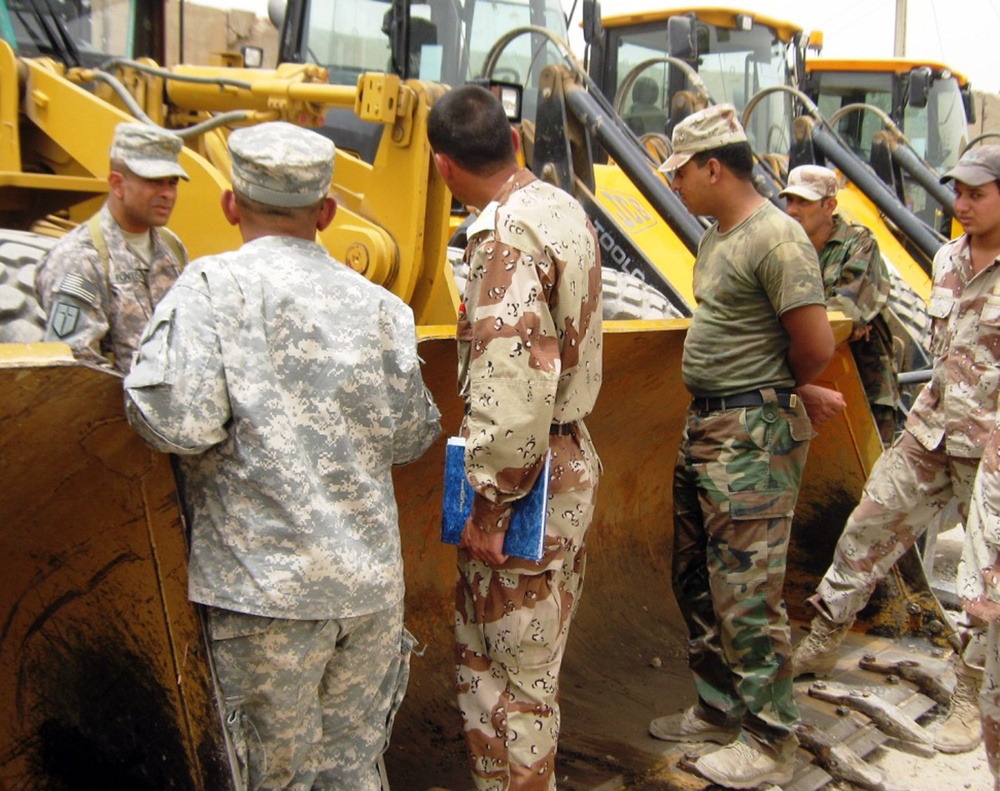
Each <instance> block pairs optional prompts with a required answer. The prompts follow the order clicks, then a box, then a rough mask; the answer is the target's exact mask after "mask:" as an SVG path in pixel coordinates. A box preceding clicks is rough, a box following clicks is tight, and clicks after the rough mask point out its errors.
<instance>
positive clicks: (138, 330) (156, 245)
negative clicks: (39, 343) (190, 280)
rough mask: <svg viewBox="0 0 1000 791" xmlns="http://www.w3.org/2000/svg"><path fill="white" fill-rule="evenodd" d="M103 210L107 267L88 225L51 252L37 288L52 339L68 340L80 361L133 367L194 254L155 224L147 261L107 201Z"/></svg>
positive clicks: (47, 334)
mask: <svg viewBox="0 0 1000 791" xmlns="http://www.w3.org/2000/svg"><path fill="white" fill-rule="evenodd" d="M100 215H101V232H102V233H103V235H104V241H105V243H106V244H107V246H108V268H107V271H105V269H104V262H103V261H102V260H101V256H100V254H99V253H98V252H97V248H96V247H94V241H93V239H92V238H91V235H90V228H89V227H88V226H87V225H81V226H78V227H77V228H74V229H73V230H72V231H70V233H68V234H67V235H66V236H65V237H64V238H63V239H62V240H61V241H60V242H59V244H57V245H56V246H55V247H53V248H52V249H51V250H50V251H49V252H48V254H47V255H46V256H45V259H44V260H43V261H42V263H41V264H40V265H39V267H38V272H37V273H36V275H35V291H36V292H37V294H38V301H39V303H40V304H41V306H42V310H44V311H45V314H46V315H47V316H48V317H49V318H48V322H47V324H46V328H45V340H46V341H62V342H63V343H68V344H69V346H70V348H72V349H73V356H74V357H76V358H77V359H78V360H86V361H87V362H92V363H96V364H98V365H103V366H112V367H114V369H115V370H116V371H120V372H121V373H128V370H129V366H131V364H132V357H133V356H134V355H135V351H136V349H137V348H138V346H139V336H140V335H141V334H142V330H143V327H145V326H146V322H147V321H149V317H150V316H152V315H153V308H154V307H155V306H156V303H157V302H159V301H160V300H161V299H163V295H164V294H166V293H167V291H168V290H169V289H170V287H171V286H172V285H173V284H174V281H175V280H177V276H178V275H179V274H180V271H181V269H183V267H184V264H186V263H187V255H186V254H185V255H184V256H183V260H181V261H178V260H177V257H176V256H175V255H174V253H173V251H172V250H171V249H170V246H169V245H167V244H166V243H165V242H164V241H163V236H162V232H161V231H159V230H158V229H156V228H152V229H151V232H152V234H153V260H152V261H150V262H149V263H146V261H144V260H143V259H142V258H141V257H140V256H139V255H138V253H136V252H135V251H133V250H132V248H131V247H129V245H128V244H127V243H126V241H125V237H124V236H122V231H121V228H120V227H119V226H118V223H116V222H115V220H114V218H113V217H112V216H111V213H110V212H109V211H108V207H107V206H104V207H103V208H101V212H100ZM112 361H113V362H112Z"/></svg>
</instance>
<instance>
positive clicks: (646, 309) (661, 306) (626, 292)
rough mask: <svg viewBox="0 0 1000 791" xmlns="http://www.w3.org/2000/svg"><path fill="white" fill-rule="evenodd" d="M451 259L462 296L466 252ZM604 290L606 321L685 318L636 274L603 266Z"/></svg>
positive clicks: (458, 252)
mask: <svg viewBox="0 0 1000 791" xmlns="http://www.w3.org/2000/svg"><path fill="white" fill-rule="evenodd" d="M448 260H449V262H450V264H451V271H452V272H453V273H454V276H455V285H456V286H457V287H458V293H459V294H463V293H465V281H466V266H465V262H464V261H463V260H462V251H461V250H459V249H458V248H449V249H448ZM601 289H602V291H603V292H604V319H605V320H609V321H611V320H625V319H677V318H681V314H680V313H679V312H678V311H677V309H676V308H674V306H673V305H671V304H670V303H669V302H668V301H667V299H666V298H665V297H664V296H663V295H662V294H661V293H660V292H659V291H657V290H656V289H655V288H653V287H652V286H650V285H648V284H647V283H646V282H645V281H643V280H640V279H639V278H637V277H636V276H635V275H629V274H626V273H625V272H619V271H618V270H617V269H610V268H608V267H606V266H605V267H601Z"/></svg>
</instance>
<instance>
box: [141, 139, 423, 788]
mask: <svg viewBox="0 0 1000 791" xmlns="http://www.w3.org/2000/svg"><path fill="white" fill-rule="evenodd" d="M229 150H230V154H231V156H232V162H233V171H232V185H233V188H232V190H227V191H226V192H225V193H224V194H223V196H222V210H223V213H224V214H225V216H226V219H227V220H228V221H229V222H230V223H232V224H235V225H239V228H240V233H241V235H242V237H243V241H244V244H243V246H242V247H240V248H239V249H238V250H236V251H234V252H229V253H223V254H221V255H214V256H207V257H205V258H200V259H198V260H196V261H194V262H193V263H192V264H191V265H190V266H189V267H188V268H187V269H186V270H185V271H184V273H183V274H182V275H181V277H180V278H179V279H178V281H177V283H176V285H175V286H174V288H173V289H172V290H171V291H170V293H169V294H168V295H167V296H166V297H165V298H164V299H163V300H162V301H161V302H160V304H159V305H158V306H157V308H156V310H155V312H154V314H153V318H152V320H151V321H150V323H149V325H148V326H147V327H146V330H145V332H144V333H143V336H142V340H141V344H140V347H139V352H138V354H137V356H136V360H135V364H134V365H133V367H132V371H131V373H130V374H129V375H128V377H127V378H126V379H125V388H126V407H127V412H128V416H129V420H130V422H131V423H132V425H133V427H134V428H135V429H136V430H137V431H138V432H139V433H140V434H141V435H142V436H143V437H144V438H145V439H146V440H147V441H148V442H149V443H150V444H151V445H152V446H153V447H155V448H158V449H160V450H163V451H166V452H170V453H176V454H179V455H180V457H181V458H180V463H181V468H182V471H183V476H184V480H185V495H186V499H187V505H188V510H189V512H190V516H191V542H190V547H191V549H190V553H191V557H190V565H189V585H188V593H189V597H190V599H191V600H192V601H195V602H198V603H200V604H202V605H204V606H205V609H206V613H207V626H208V636H209V645H210V650H211V653H212V658H213V661H214V665H215V670H216V673H217V675H218V679H219V684H220V687H221V691H222V696H223V701H224V707H225V712H224V714H225V719H226V723H227V726H228V727H229V728H230V730H231V735H232V740H233V744H234V746H235V748H236V754H237V757H238V759H239V763H240V769H241V770H242V773H243V779H244V782H245V783H246V786H247V787H249V788H253V789H284V788H296V789H299V788H317V789H318V788H324V789H352V791H353V790H354V789H357V791H378V789H380V788H387V787H388V783H387V781H386V779H385V772H384V767H383V766H382V754H383V752H384V750H385V749H386V746H387V743H388V730H389V727H390V725H391V722H392V718H393V716H394V713H395V710H396V707H398V705H399V703H400V701H401V699H402V696H403V693H404V691H405V689H406V682H407V677H408V672H409V652H410V648H411V647H412V644H413V639H412V637H411V636H410V634H409V633H408V632H407V631H406V630H405V629H404V628H403V568H402V554H401V550H400V536H399V526H398V511H397V505H396V501H395V497H394V493H393V487H392V475H391V467H392V465H394V464H403V463H406V462H409V461H412V460H414V459H416V458H417V457H419V456H420V455H421V454H422V453H423V452H424V451H425V450H426V449H427V447H428V446H429V445H430V444H431V442H433V440H434V439H435V438H436V437H437V435H438V433H439V431H440V425H439V419H440V415H439V413H438V410H437V408H436V406H435V405H434V402H433V400H432V398H431V396H430V394H429V392H428V391H427V389H426V387H425V386H424V382H423V379H422V377H421V372H420V361H419V359H418V357H417V350H416V331H415V328H414V321H413V314H412V312H411V311H410V309H409V307H408V306H407V305H405V304H404V303H403V302H402V301H400V300H399V299H398V298H397V297H395V296H394V295H393V294H391V293H389V292H388V291H386V290H384V289H383V288H381V287H379V286H376V285H375V284H373V283H371V282H369V281H368V280H365V279H364V278H363V277H362V276H361V275H359V274H357V273H356V272H354V271H352V270H351V269H349V268H348V267H346V266H343V265H342V264H340V263H338V262H337V261H335V260H334V259H332V258H331V257H330V256H329V255H328V253H327V252H326V250H325V249H324V248H323V247H322V246H321V245H319V244H318V243H317V242H316V232H317V230H322V229H323V228H326V227H327V226H328V225H329V224H330V222H331V221H332V220H333V216H334V213H335V211H336V203H335V202H334V200H333V199H332V198H330V197H328V196H327V192H328V191H329V188H330V183H331V176H332V170H333V157H334V146H333V143H331V142H330V141H329V140H327V139H326V138H324V137H322V136H321V135H318V134H316V133H315V132H310V131H307V130H304V129H301V128H299V127H297V126H293V125H290V124H285V123H268V124H261V125H259V126H254V127H249V128H246V129H240V130H237V131H235V132H233V133H232V135H231V136H230V138H229Z"/></svg>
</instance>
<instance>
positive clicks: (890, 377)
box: [819, 214, 899, 446]
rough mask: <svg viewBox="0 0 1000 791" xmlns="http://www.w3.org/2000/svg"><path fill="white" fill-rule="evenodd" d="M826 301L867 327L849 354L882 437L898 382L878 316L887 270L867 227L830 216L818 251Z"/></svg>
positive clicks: (886, 438) (888, 337) (889, 431)
mask: <svg viewBox="0 0 1000 791" xmlns="http://www.w3.org/2000/svg"><path fill="white" fill-rule="evenodd" d="M819 263H820V267H821V268H822V271H823V289H824V291H825V293H826V298H827V300H828V304H829V306H830V307H831V308H833V309H834V310H839V311H840V312H841V313H843V314H844V315H845V316H847V318H849V319H851V321H852V322H853V323H854V327H855V328H858V327H864V326H865V325H869V326H870V327H871V334H870V336H869V338H868V340H865V339H864V338H861V339H859V340H856V341H854V342H853V343H851V354H852V355H853V356H854V362H855V364H856V365H857V367H858V373H859V374H860V376H861V383H862V385H864V388H865V395H867V396H868V403H869V404H870V405H871V409H872V415H873V416H874V417H875V422H876V424H877V425H878V428H879V434H880V435H881V437H882V442H883V443H884V444H885V445H886V446H888V445H890V444H892V440H893V438H894V435H895V431H896V408H897V405H898V404H899V384H898V382H897V380H896V370H895V362H894V357H893V350H892V331H891V330H890V329H889V324H888V322H887V321H886V319H885V316H884V315H883V310H884V309H885V307H886V304H887V303H888V301H889V288H890V285H891V283H890V279H889V271H888V270H887V269H886V266H885V262H884V261H883V260H882V255H881V253H880V252H879V249H878V242H876V241H875V237H874V236H873V235H872V232H871V231H869V230H868V229H867V228H865V227H864V226H862V225H854V224H852V223H848V222H846V221H845V220H844V219H843V218H842V217H841V216H840V215H839V214H834V215H833V233H832V234H831V236H830V238H829V239H828V240H827V242H826V244H825V245H824V246H823V249H822V251H820V254H819Z"/></svg>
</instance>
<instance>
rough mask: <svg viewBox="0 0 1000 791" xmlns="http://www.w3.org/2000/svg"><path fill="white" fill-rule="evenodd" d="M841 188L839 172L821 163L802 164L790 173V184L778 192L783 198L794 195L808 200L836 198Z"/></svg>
mask: <svg viewBox="0 0 1000 791" xmlns="http://www.w3.org/2000/svg"><path fill="white" fill-rule="evenodd" d="M839 190H840V178H839V177H838V176H837V174H836V173H835V172H834V171H832V170H830V168H824V167H822V166H820V165H800V166H799V167H797V168H792V172H791V173H789V174H788V184H787V185H786V186H785V188H784V189H783V190H782V191H781V192H779V193H778V195H780V196H781V197H782V198H784V197H785V196H786V195H794V196H796V197H797V198H802V199H804V200H808V201H817V200H823V198H836V197H837V192H838V191H839Z"/></svg>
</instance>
